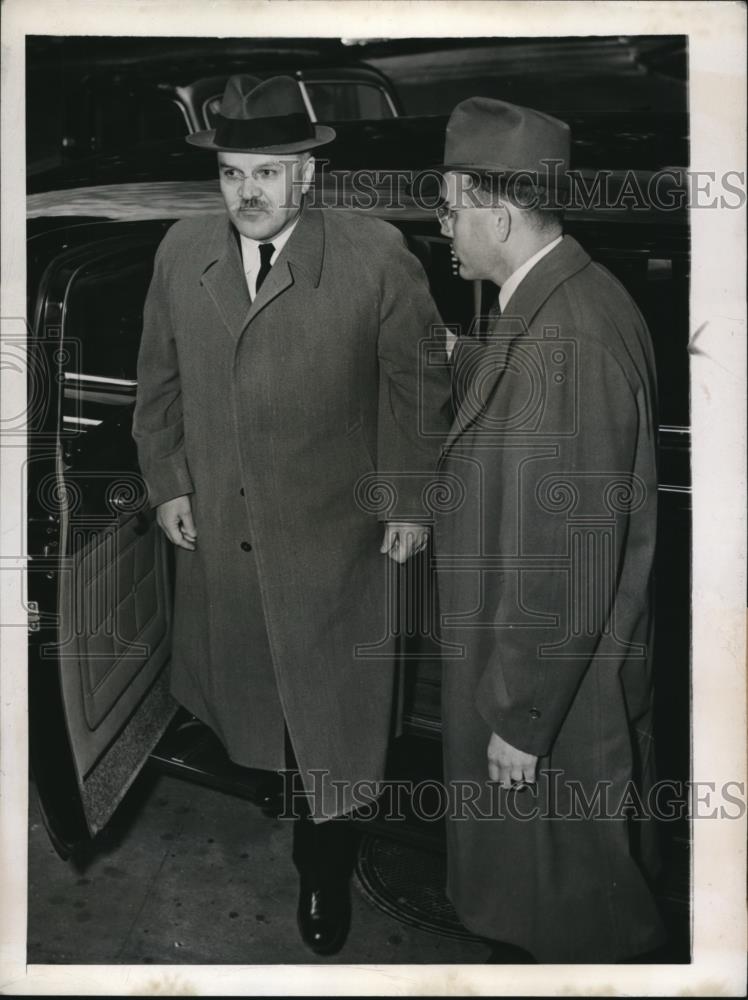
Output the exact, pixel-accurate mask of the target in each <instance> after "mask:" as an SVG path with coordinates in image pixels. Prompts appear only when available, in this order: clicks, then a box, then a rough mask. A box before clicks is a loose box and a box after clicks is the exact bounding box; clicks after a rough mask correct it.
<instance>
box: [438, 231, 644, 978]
mask: <svg viewBox="0 0 748 1000" xmlns="http://www.w3.org/2000/svg"><path fill="white" fill-rule="evenodd" d="M453 363H454V371H453V378H454V384H455V391H456V396H457V399H458V404H459V409H458V412H457V415H456V419H455V422H454V424H453V427H452V429H451V431H450V434H449V437H448V439H447V442H446V444H445V450H444V454H443V457H442V461H441V466H440V468H441V473H442V475H443V477H444V479H445V483H446V484H448V485H449V489H450V491H451V494H452V501H451V502H450V503H446V504H445V507H448V508H450V509H449V510H445V512H444V513H443V514H441V515H439V516H438V519H437V525H436V537H435V545H436V550H437V558H438V570H439V572H438V581H439V597H440V610H441V614H442V616H443V617H442V620H443V622H444V629H443V635H444V638H445V639H447V640H449V641H450V642H451V643H453V648H452V654H451V658H450V659H449V660H448V661H447V662H446V663H445V667H444V671H443V687H442V692H443V714H444V761H445V776H446V779H447V781H448V783H452V784H451V785H448V787H450V788H451V790H452V791H453V792H455V789H457V788H458V784H459V783H460V782H463V783H465V784H464V785H463V786H462V788H461V790H460V791H457V792H455V794H454V795H453V796H452V805H453V807H454V806H455V805H456V811H455V813H454V815H455V816H456V817H457V818H455V819H454V821H452V822H449V823H448V824H447V829H448V837H449V840H448V846H449V864H448V870H449V875H448V892H449V895H450V897H451V899H452V901H453V902H454V904H455V907H456V909H457V911H458V913H459V915H460V917H461V918H462V920H463V922H464V923H465V924H466V925H467V927H469V928H470V929H472V930H473V931H475V932H477V933H479V934H482V935H485V936H486V937H488V938H491V939H493V940H499V941H504V942H508V943H511V944H514V945H518V946H520V947H522V948H525V949H526V950H528V951H530V952H531V953H532V954H533V955H534V956H535V957H536V959H538V960H539V961H543V962H572V961H579V962H584V961H615V960H617V959H619V958H621V957H624V956H630V955H635V954H638V953H641V952H644V951H646V950H648V949H650V948H653V947H655V946H656V945H658V944H659V943H660V942H661V940H662V928H661V925H660V921H659V916H658V914H657V911H656V909H655V905H654V902H653V899H652V896H651V895H650V892H649V888H648V882H647V878H646V877H645V872H646V873H647V874H651V873H652V872H653V870H654V867H655V866H656V857H655V852H654V851H653V849H652V843H653V841H652V837H653V834H654V829H653V823H652V822H650V821H648V820H647V819H645V818H644V817H645V816H646V815H648V812H647V809H646V806H647V801H646V787H647V783H648V782H651V765H652V731H651V703H652V698H651V695H652V691H651V657H650V653H651V649H652V634H651V628H652V620H653V619H652V613H651V612H652V609H651V597H652V568H653V556H654V548H655V534H656V498H657V475H656V461H655V440H656V413H655V403H656V388H655V374H654V361H653V352H652V347H651V343H650V339H649V334H648V331H647V329H646V325H645V322H644V320H643V318H642V316H641V315H640V313H639V311H638V310H637V308H636V306H635V305H634V303H633V301H632V300H631V298H630V296H629V295H628V293H627V292H626V291H625V289H624V288H623V287H622V286H621V285H620V284H619V282H618V281H617V280H616V279H615V278H614V277H613V276H612V275H610V274H609V273H608V272H607V271H606V270H605V269H604V268H602V267H600V266H598V265H596V264H594V263H592V262H591V261H590V258H589V257H588V255H587V254H586V253H585V252H584V250H583V249H582V248H581V247H580V246H579V244H578V243H577V242H576V241H575V240H574V239H572V238H571V237H569V236H566V237H564V239H563V240H562V242H561V243H560V244H559V246H558V247H556V248H554V249H553V250H552V251H550V252H549V253H548V254H547V255H546V256H545V257H544V258H542V259H541V260H540V261H539V262H538V263H537V264H536V265H535V267H534V268H533V269H532V270H531V271H530V272H529V274H528V275H527V276H526V277H525V279H524V280H523V281H522V282H521V284H520V285H519V286H518V288H517V289H516V291H515V292H514V294H513V295H512V297H511V298H510V300H509V302H508V303H507V304H506V307H505V309H504V312H503V315H502V316H501V318H499V319H497V320H496V321H495V322H494V323H493V325H492V328H491V332H490V335H489V336H488V337H487V338H486V339H485V340H484V341H483V342H481V341H480V340H476V339H475V338H473V337H469V338H463V339H461V340H459V341H458V343H457V345H456V351H455V354H454V356H453ZM492 732H495V733H498V734H499V736H501V737H502V738H503V739H505V740H506V741H507V742H509V743H510V744H511V745H512V746H514V747H516V748H518V749H520V750H524V751H525V752H526V753H529V754H533V755H536V756H538V757H539V758H540V759H539V775H540V777H539V780H538V783H537V787H536V788H535V789H528V788H525V790H524V791H517V790H504V789H499V787H498V785H495V784H492V783H490V782H487V780H486V779H487V757H486V751H487V746H488V742H489V738H490V735H491V733H492ZM632 781H633V782H634V784H632ZM455 783H457V784H455ZM470 783H473V788H474V790H479V792H480V794H479V796H478V798H477V799H476V802H475V804H474V808H473V811H471V809H465V808H464V807H460V796H462V798H463V800H465V801H467V799H468V798H469V797H470V795H471V794H472V793H471V791H470V788H469V787H468V786H469V785H470ZM596 796H599V798H597V799H596ZM585 803H589V805H586V804H585ZM642 805H643V806H644V807H645V808H644V809H642V808H641V806H642ZM629 807H632V808H633V810H634V811H635V812H636V813H637V816H638V818H637V819H631V818H628V819H627V818H626V816H625V814H626V812H627V809H628V808H629ZM482 817H493V818H482ZM595 817H597V818H595Z"/></svg>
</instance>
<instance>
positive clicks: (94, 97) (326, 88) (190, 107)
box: [27, 36, 402, 174]
mask: <svg viewBox="0 0 748 1000" xmlns="http://www.w3.org/2000/svg"><path fill="white" fill-rule="evenodd" d="M27 59H28V63H29V67H30V73H29V83H30V86H29V92H28V100H27V117H28V121H29V123H31V122H33V123H34V125H33V127H29V129H28V142H29V147H28V170H29V173H30V174H33V173H36V172H38V171H40V170H44V169H46V168H47V167H48V166H50V165H53V164H54V165H57V164H60V163H72V162H75V161H76V160H80V159H82V158H85V157H90V156H92V155H100V154H105V153H117V152H121V151H123V150H128V149H130V148H132V147H133V146H135V145H138V144H141V143H147V142H152V141H158V140H162V139H168V138H172V139H179V138H182V137H183V136H185V135H188V134H189V133H191V132H195V131H198V130H199V129H203V128H210V127H212V124H213V121H214V116H215V113H216V109H217V107H218V104H219V103H220V98H221V95H222V93H223V90H224V87H225V85H226V80H227V79H228V77H229V76H230V75H231V74H232V73H249V74H251V75H253V76H257V77H259V78H260V79H262V78H264V77H267V76H276V75H278V74H286V75H288V76H291V77H293V78H294V80H296V82H297V85H298V87H299V91H300V93H301V96H302V98H303V100H304V104H305V106H306V108H307V110H308V111H309V115H310V117H311V119H312V121H325V122H331V121H360V120H368V121H376V120H381V119H389V118H394V117H397V116H398V115H399V114H401V113H402V104H401V102H400V99H399V96H398V94H397V92H396V90H395V88H394V87H393V86H392V83H391V82H390V80H389V79H388V78H387V77H386V76H385V75H384V74H383V73H381V72H380V71H379V70H377V69H374V68H372V67H370V66H367V65H365V64H364V63H362V62H361V61H360V60H359V59H358V58H357V54H356V53H355V51H353V50H351V49H350V48H349V47H346V46H344V45H342V44H341V43H340V42H339V41H336V40H334V39H328V40H326V41H325V40H321V39H314V40H309V41H306V42H305V41H303V40H302V41H299V40H294V39H250V40H247V39H234V40H232V39H219V40H213V42H212V44H210V45H208V46H207V47H206V40H204V39H203V40H201V42H200V44H198V43H197V42H195V41H190V40H182V41H181V42H180V41H179V40H178V39H172V40H171V41H168V40H161V39H141V40H140V41H138V42H137V43H136V45H135V46H133V44H132V40H128V39H114V38H109V39H100V40H99V43H98V44H97V46H96V48H95V53H92V50H91V47H90V45H88V46H87V45H86V41H85V40H81V39H77V40H76V39H59V38H50V37H44V36H38V37H36V38H33V39H30V40H29V42H28V50H27ZM50 84H51V85H50ZM37 88H38V90H37ZM37 94H38V96H37ZM52 115H54V117H51V116H52ZM45 123H46V125H45Z"/></svg>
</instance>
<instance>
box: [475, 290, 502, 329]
mask: <svg viewBox="0 0 748 1000" xmlns="http://www.w3.org/2000/svg"><path fill="white" fill-rule="evenodd" d="M483 289H484V297H483V301H484V302H490V303H491V305H490V306H489V307H488V309H487V310H481V312H482V315H481V316H480V318H479V321H478V323H477V324H476V327H475V331H474V333H475V336H476V339H477V340H480V341H481V343H483V344H485V343H486V341H487V340H488V336H489V334H490V333H491V330H493V328H494V326H495V325H496V322H497V320H498V319H499V317H500V316H501V307H500V306H499V296H498V293H497V291H496V286H495V285H493V284H489V282H487V281H486V282H484V283H483ZM486 293H488V294H486ZM489 296H490V297H489Z"/></svg>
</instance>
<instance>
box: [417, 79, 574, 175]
mask: <svg viewBox="0 0 748 1000" xmlns="http://www.w3.org/2000/svg"><path fill="white" fill-rule="evenodd" d="M570 149H571V131H570V129H569V126H568V125H567V124H566V123H565V122H562V121H559V119H558V118H552V117H551V116H550V115H545V114H543V113H542V112H540V111H534V110H533V109H532V108H523V107H521V106H520V105H518V104H509V102H508V101H499V100H496V99H494V98H491V97H469V98H468V99H467V100H465V101H462V102H461V103H460V104H458V105H457V107H456V108H455V109H454V111H453V112H452V114H451V115H450V116H449V121H448V122H447V134H446V138H445V142H444V163H442V164H439V165H438V166H437V167H435V168H434V169H435V170H436V171H437V172H439V173H446V172H448V171H451V170H453V171H456V172H465V173H489V174H503V175H515V176H516V175H519V174H521V175H523V176H525V177H527V179H528V180H530V179H531V180H533V181H534V182H535V183H536V184H538V185H540V186H542V187H550V188H555V187H557V186H565V184H566V183H567V182H568V173H567V172H568V169H569V153H570ZM550 161H555V162H554V163H551V162H550ZM559 161H560V162H559Z"/></svg>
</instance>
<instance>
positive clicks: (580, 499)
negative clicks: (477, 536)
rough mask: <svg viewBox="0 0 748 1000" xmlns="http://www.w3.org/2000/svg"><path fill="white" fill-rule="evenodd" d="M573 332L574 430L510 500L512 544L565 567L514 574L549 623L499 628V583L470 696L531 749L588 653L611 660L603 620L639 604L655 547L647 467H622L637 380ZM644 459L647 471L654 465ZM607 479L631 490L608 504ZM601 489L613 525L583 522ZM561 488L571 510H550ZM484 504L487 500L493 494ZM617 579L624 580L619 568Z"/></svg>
mask: <svg viewBox="0 0 748 1000" xmlns="http://www.w3.org/2000/svg"><path fill="white" fill-rule="evenodd" d="M575 339H576V341H577V343H578V344H579V345H580V350H579V372H580V381H579V398H578V401H577V403H578V405H577V413H578V432H577V433H576V434H574V435H570V436H569V437H564V438H562V437H560V436H559V437H558V438H557V439H556V447H557V457H556V458H555V459H554V460H553V461H552V462H550V463H549V464H548V465H545V466H543V472H542V473H535V474H534V477H533V478H531V479H530V481H529V483H528V484H526V485H525V486H523V488H522V490H521V501H520V502H521V504H522V520H523V522H524V525H525V527H524V529H523V539H525V541H524V542H523V550H522V551H525V552H526V551H527V546H528V543H529V545H530V546H531V547H532V551H533V554H534V555H537V554H540V555H541V557H545V556H550V557H552V558H554V557H555V559H556V560H557V561H558V563H559V564H560V565H563V564H564V560H567V559H569V560H571V568H570V569H569V571H568V572H564V571H563V570H562V569H551V568H545V569H542V570H539V569H532V568H530V569H529V571H528V569H527V566H526V567H525V569H524V570H523V571H522V572H520V573H519V578H520V584H519V595H520V597H519V600H520V603H521V605H522V608H523V609H524V610H526V611H530V612H531V613H538V614H540V615H544V616H545V622H546V623H547V622H549V621H554V622H555V624H554V625H551V626H549V625H547V624H545V625H544V626H543V627H536V626H530V627H527V626H519V627H518V626H517V625H514V626H511V625H508V626H507V625H506V623H507V622H512V620H515V621H516V611H517V606H516V600H517V596H516V595H517V592H516V591H515V590H514V588H511V587H504V588H502V591H501V592H500V595H499V604H498V610H497V613H496V621H497V623H498V624H499V625H502V623H504V624H503V626H502V627H500V628H498V629H496V630H495V632H494V634H495V636H496V640H495V643H494V647H493V652H492V655H491V656H490V659H489V662H488V664H487V666H486V668H485V670H484V672H483V674H482V676H481V678H480V680H479V683H478V687H477V690H476V695H475V704H476V708H477V710H478V712H479V713H480V715H481V716H482V717H483V719H484V721H485V722H487V723H488V725H489V726H490V727H491V729H492V730H493V731H494V732H495V733H498V735H499V736H501V737H502V738H503V739H505V740H506V741H507V742H508V743H510V744H511V745H512V746H514V747H516V748H518V749H520V750H524V751H525V752H526V753H531V754H534V755H536V756H539V757H542V756H545V755H546V754H547V753H548V752H549V750H550V748H551V746H552V744H553V742H554V740H555V738H556V736H557V734H558V731H559V729H560V727H561V724H562V722H563V720H564V717H565V715H566V713H567V712H568V710H569V708H570V706H571V703H572V701H573V699H574V696H575V693H576V691H577V689H578V687H579V685H580V683H581V681H582V678H583V677H584V675H585V672H586V671H587V670H588V668H589V666H590V663H591V661H592V659H593V657H594V658H596V659H599V662H600V664H601V669H606V667H609V669H611V670H613V669H616V665H615V659H616V656H617V655H620V649H619V650H618V651H616V646H615V640H614V639H613V640H612V639H611V625H612V623H613V622H615V620H616V619H615V615H616V614H618V613H621V614H626V615H630V614H636V613H641V612H638V611H637V609H641V608H643V607H645V606H646V602H647V601H648V584H649V573H650V567H651V563H652V558H653V550H654V538H655V529H654V523H655V518H654V512H655V510H656V491H657V483H656V476H655V475H654V471H653V473H652V476H651V481H650V482H646V483H645V482H644V481H643V480H641V478H640V477H635V476H634V475H633V473H634V469H635V461H636V452H637V440H638V436H639V434H640V422H641V420H642V419H646V407H642V406H641V405H640V403H641V400H639V401H638V400H637V395H638V393H640V392H642V391H643V389H640V390H637V388H636V387H635V386H634V385H632V384H631V383H630V382H629V381H628V379H627V376H626V374H625V373H624V371H623V369H622V368H621V367H620V366H619V363H618V361H617V360H616V358H615V357H614V356H613V355H612V354H611V353H610V352H609V351H608V350H607V349H606V348H605V347H604V346H603V345H602V344H601V343H598V342H597V341H596V340H591V339H589V338H583V339H582V338H579V337H576V338H575ZM551 418H552V411H551ZM651 433H654V431H653V430H652V431H651ZM652 447H654V444H653V445H652ZM533 464H537V463H533V462H529V463H527V466H528V469H530V468H532V466H533ZM647 467H651V469H652V470H654V464H653V463H647ZM549 470H550V475H551V477H552V479H553V482H554V483H557V484H558V486H557V489H556V490H555V491H554V493H553V494H552V495H546V497H545V500H543V497H542V493H543V482H542V479H543V477H546V476H548V474H549ZM546 482H549V480H546ZM616 483H617V484H619V489H622V491H623V493H624V494H625V493H626V490H627V487H626V485H625V484H626V483H628V484H630V487H631V498H630V500H629V501H626V500H624V501H623V502H621V503H619V504H618V506H616V504H617V501H616V499H615V497H614V498H613V499H612V501H611V499H610V498H611V494H610V493H608V494H606V492H605V491H606V485H607V486H609V487H611V488H615V486H614V484H616ZM620 484H623V485H622V487H621V485H620ZM502 488H503V487H502ZM605 496H607V497H608V503H611V502H612V504H613V509H614V510H617V513H615V514H614V517H613V525H612V531H611V514H610V513H608V514H607V521H606V518H605V517H603V522H606V523H600V524H599V526H598V525H595V524H594V520H595V515H597V519H598V522H600V510H601V507H602V506H603V504H604V502H605V501H604V500H603V499H601V498H604V497H605ZM570 497H575V498H576V499H575V500H574V501H573V502H574V504H575V506H574V512H573V513H574V518H576V520H574V519H573V518H572V517H571V516H570V514H569V507H567V510H566V511H561V510H559V509H554V506H555V505H556V504H558V505H559V507H563V506H564V504H565V503H566V501H569V498H570ZM493 502H494V503H496V504H498V502H499V501H498V498H496V497H494V498H493ZM569 503H571V501H569ZM607 510H608V511H609V510H610V508H607ZM580 515H581V517H580ZM589 515H592V516H591V517H590V516H589ZM585 518H586V520H585ZM580 521H584V522H585V525H586V527H585V528H584V529H583V530H582V531H581V532H580V533H579V534H578V535H577V536H576V537H577V542H579V544H578V545H577V547H576V550H575V544H576V543H574V542H570V537H571V535H570V529H571V530H572V531H573V530H575V529H576V528H577V527H578V526H579V524H580ZM606 524H607V529H608V530H607V532H606V530H605V529H606ZM580 539H581V542H580ZM575 551H576V553H577V555H576V556H575ZM575 558H577V559H578V561H577V562H576V564H575V562H574V559H575ZM624 560H625V561H626V562H627V565H629V566H630V565H631V561H633V563H634V564H636V565H637V566H638V567H639V568H640V571H639V572H638V573H637V574H636V575H637V578H638V579H639V580H640V583H641V592H639V593H632V592H625V591H623V590H622V587H621V582H620V581H621V576H622V567H623V564H624ZM529 562H530V561H528V563H529ZM575 566H576V568H575ZM626 579H627V580H628V581H629V584H628V586H630V580H631V574H630V573H627V574H626ZM574 586H577V587H578V588H579V589H578V590H577V591H575V590H574V589H573V588H574ZM580 616H581V620H580ZM606 654H607V655H606ZM608 656H609V657H610V658H607V657H608Z"/></svg>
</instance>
